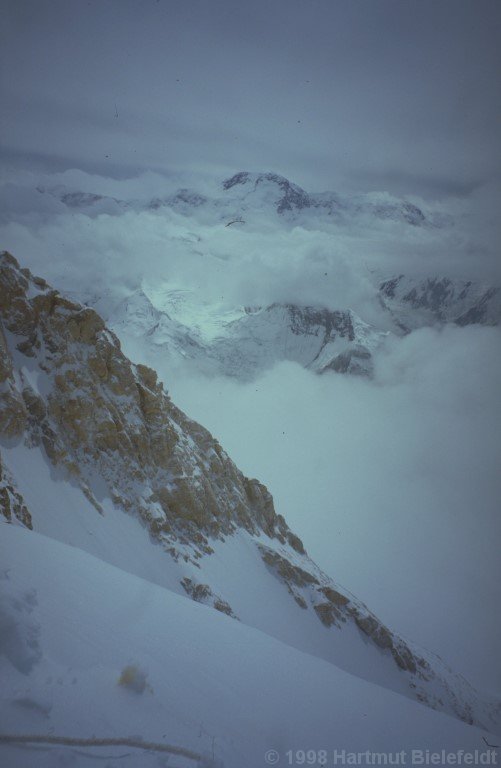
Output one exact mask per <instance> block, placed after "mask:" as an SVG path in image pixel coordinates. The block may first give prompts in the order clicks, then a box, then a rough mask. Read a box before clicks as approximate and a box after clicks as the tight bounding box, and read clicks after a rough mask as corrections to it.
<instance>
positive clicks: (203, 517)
mask: <svg viewBox="0 0 501 768" xmlns="http://www.w3.org/2000/svg"><path fill="white" fill-rule="evenodd" d="M1 259H2V260H1V277H0V286H1V305H0V311H1V320H2V324H3V329H4V333H3V335H2V336H1V337H0V382H1V387H2V389H1V401H0V428H1V431H2V433H3V434H4V435H6V436H7V437H10V438H15V437H18V438H19V437H21V436H22V435H23V434H24V433H25V432H26V435H27V436H28V438H29V440H30V441H31V442H32V443H34V444H42V445H43V447H44V449H45V451H46V453H47V456H48V457H49V459H50V460H51V461H52V462H53V463H54V464H59V465H63V466H64V467H66V469H67V471H68V472H70V473H72V474H73V475H75V477H77V478H78V481H79V482H80V484H81V485H82V488H84V489H85V492H86V494H87V495H88V496H89V497H91V498H93V499H94V503H95V506H96V507H97V508H98V507H99V504H98V501H97V500H96V499H95V494H94V491H93V480H92V478H93V476H94V474H95V472H96V469H97V470H98V473H99V475H100V477H101V478H103V479H104V481H105V482H106V484H107V487H108V489H109V493H110V495H111V496H112V498H113V500H114V502H115V503H116V504H118V505H120V506H122V507H123V508H124V510H126V511H130V510H132V509H133V510H134V511H135V512H136V513H137V514H139V515H140V516H141V518H142V519H143V520H144V521H145V522H146V524H147V525H148V526H149V528H150V530H151V532H152V533H153V534H154V535H155V536H156V537H158V538H159V539H161V540H162V541H163V542H164V544H165V546H166V547H168V548H169V549H170V550H171V551H172V552H173V553H177V554H179V553H180V552H181V549H183V554H185V555H186V556H190V557H192V556H195V557H198V556H199V555H200V552H201V551H210V545H209V537H211V536H213V537H221V536H223V535H224V534H230V533H232V532H233V531H234V530H235V529H236V528H237V527H243V528H245V529H246V530H248V531H250V532H252V533H258V532H259V531H261V530H262V531H264V532H266V534H267V535H268V536H270V537H276V538H277V539H278V540H279V541H281V542H286V541H289V543H290V544H291V546H293V547H296V548H299V549H302V545H301V543H300V542H299V541H298V540H297V537H295V536H293V535H292V534H291V533H290V531H289V529H288V527H287V525H286V523H285V521H284V519H283V518H282V517H280V516H279V515H277V514H276V513H275V510H274V507H273V501H272V499H271V496H270V494H269V493H268V491H267V490H266V489H265V488H264V486H262V485H261V484H260V483H258V482H257V481H256V480H251V479H248V478H245V477H244V476H243V475H242V473H241V472H240V471H239V470H238V469H237V468H236V467H235V465H234V464H233V462H232V461H231V460H230V459H229V458H228V456H227V455H226V453H225V452H224V451H223V450H222V448H221V446H220V445H219V444H218V443H217V441H216V440H214V439H213V438H212V437H211V435H210V434H209V433H208V432H207V430H205V429H204V428H203V427H201V426H200V425H199V424H196V423H195V422H193V421H191V420H190V419H188V418H187V417H186V416H185V415H184V414H183V413H182V412H181V411H180V410H179V409H177V408H176V407H175V406H174V405H173V404H172V402H171V400H170V398H169V396H168V395H167V394H166V393H165V391H164V389H163V387H162V385H161V384H160V383H159V382H158V381H157V376H156V373H155V372H154V371H153V370H151V369H149V368H147V367H145V366H142V365H138V366H134V365H132V364H131V363H130V362H129V360H127V358H126V357H125V356H124V355H123V354H122V352H121V350H120V344H119V342H118V340H117V338H116V337H115V336H114V335H113V334H112V333H110V331H108V330H106V328H105V326H104V323H103V321H102V319H101V318H100V317H99V315H97V314H96V312H94V310H92V309H89V308H86V307H82V306H81V305H79V304H75V303H73V302H71V301H68V300H67V299H65V298H64V297H62V296H60V295H59V294H58V293H57V291H54V290H52V289H50V288H49V286H47V285H46V283H45V282H44V281H41V280H39V279H38V278H34V277H33V276H32V275H31V274H30V273H29V272H28V271H27V270H21V269H20V267H19V265H18V264H17V262H16V261H15V259H14V258H13V257H12V256H10V255H9V254H4V255H3V256H2V257H1ZM14 359H15V361H16V368H17V369H18V371H19V374H18V375H17V376H16V375H15V374H14V365H13V362H14ZM25 368H26V369H27V368H30V369H33V368H36V369H37V373H38V382H39V384H38V386H37V390H35V389H33V386H32V383H30V377H29V376H27V375H25V374H24V373H23V370H24V369H25ZM42 392H43V394H41V393H42ZM183 545H185V546H183Z"/></svg>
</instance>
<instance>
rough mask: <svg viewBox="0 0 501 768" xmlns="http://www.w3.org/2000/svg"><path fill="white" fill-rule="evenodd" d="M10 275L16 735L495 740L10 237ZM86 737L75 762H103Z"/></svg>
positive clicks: (7, 425) (8, 636)
mask: <svg viewBox="0 0 501 768" xmlns="http://www.w3.org/2000/svg"><path fill="white" fill-rule="evenodd" d="M0 285H1V292H0V296H1V300H0V312H1V321H2V335H1V337H0V343H1V347H0V351H1V357H0V381H1V392H0V398H1V399H0V433H1V446H2V449H1V485H0V502H1V510H2V514H3V517H4V519H5V523H3V524H2V549H3V554H2V564H3V569H4V570H3V577H2V579H0V587H2V594H3V597H2V602H1V609H0V610H1V612H0V616H1V621H2V625H3V628H4V632H3V634H2V640H1V641H0V650H1V652H2V658H1V659H0V664H1V665H2V680H3V686H2V700H1V707H2V718H1V719H2V732H6V731H8V732H9V733H11V734H12V732H15V733H22V734H28V735H29V734H45V735H46V736H48V737H50V736H51V734H52V735H55V736H56V737H68V736H70V737H81V738H83V737H85V738H94V739H99V738H118V737H123V736H127V737H128V738H129V740H130V739H131V738H132V737H133V735H134V734H137V733H138V732H139V733H141V734H142V737H143V738H145V739H146V740H148V741H152V742H155V743H159V742H160V743H165V742H169V743H170V744H174V745H175V744H177V745H180V746H182V747H183V748H184V749H187V750H189V751H190V755H191V756H189V755H187V754H185V755H184V757H183V754H182V753H181V754H180V755H179V756H178V759H179V760H184V761H185V762H184V763H183V764H186V765H188V764H190V765H191V764H193V761H194V760H198V762H199V764H200V765H202V764H212V765H215V764H217V760H220V761H222V764H224V765H225V766H244V765H248V766H249V767H250V766H257V765H263V764H265V761H264V755H265V752H266V750H269V749H278V750H281V751H282V755H283V759H285V753H286V751H287V750H288V749H300V748H305V746H306V744H307V743H308V744H311V743H314V744H322V745H325V747H326V748H329V749H331V748H339V746H340V743H341V741H342V742H343V743H342V746H344V745H345V744H346V746H345V748H346V749H350V747H351V745H355V744H356V745H357V747H359V746H360V740H361V737H360V729H362V733H363V736H362V741H363V742H364V743H367V745H368V747H373V748H374V749H379V750H382V749H384V748H386V749H387V750H391V751H394V750H395V743H396V741H395V739H396V734H398V739H397V741H398V743H399V744H401V747H400V748H402V749H405V748H409V749H410V748H411V747H415V745H416V743H419V744H423V745H426V748H432V749H433V748H435V747H436V746H437V744H438V740H437V734H440V745H441V747H442V748H443V747H444V744H447V746H448V747H450V748H459V747H460V748H463V749H464V748H472V749H473V748H477V749H482V748H485V744H484V743H483V741H482V734H481V732H480V731H479V730H477V728H483V729H486V730H487V731H492V732H495V731H496V729H498V730H499V720H500V715H501V707H500V704H499V703H498V702H495V701H492V700H490V699H489V698H488V697H483V696H481V695H479V694H478V693H477V692H476V691H475V690H474V689H473V688H472V687H471V686H470V685H469V684H468V683H467V682H466V681H465V680H464V678H462V677H461V676H458V675H455V674H454V673H453V672H452V671H451V670H450V669H448V667H447V666H446V665H445V664H444V662H442V661H441V660H440V659H439V658H437V657H436V656H434V655H433V654H432V653H429V652H427V651H424V650H423V649H420V648H418V647H416V646H415V645H414V644H413V643H412V642H410V641H409V640H407V639H404V638H402V637H400V636H399V635H398V634H397V633H396V632H394V631H393V630H392V629H390V628H388V627H386V626H385V625H384V624H383V623H382V622H381V621H380V620H379V619H378V618H377V617H376V616H375V615H374V614H373V613H372V612H371V611H370V610H369V609H368V608H367V607H366V606H365V605H364V604H363V603H362V602H361V601H360V600H358V599H357V598H355V597H354V596H353V595H351V594H350V593H349V592H347V591H346V590H345V589H344V588H343V587H341V586H340V585H339V584H337V583H336V582H335V581H333V580H332V579H331V578H330V577H328V576H327V575H326V574H325V573H323V572H322V571H321V570H320V569H319V568H318V567H317V566H316V565H315V563H314V562H312V560H311V559H310V558H309V557H308V555H307V553H306V552H305V550H304V547H303V544H302V543H301V541H300V540H299V538H298V537H297V536H296V535H295V534H294V533H293V532H292V531H291V530H290V529H289V528H288V526H287V523H286V522H285V520H284V518H283V517H282V516H281V515H278V514H277V513H276V512H275V509H274V506H273V500H272V498H271V496H270V494H269V492H268V491H267V489H266V488H265V487H264V486H263V485H261V484H260V483H259V482H258V481H257V480H253V479H249V478H246V477H244V476H243V474H242V473H241V472H240V471H239V470H238V469H237V468H236V467H235V465H234V464H233V462H232V461H231V460H230V459H229V457H228V456H227V454H226V453H225V452H224V450H223V449H222V448H221V446H220V445H219V444H218V443H217V441H216V440H214V439H213V438H212V437H211V435H210V434H209V433H208V432H207V431H206V430H205V429H204V428H203V427H201V426H200V425H199V424H196V423H195V422H193V421H191V420H190V419H189V418H188V417H187V416H186V415H185V414H184V413H182V412H181V411H180V410H179V409H178V408H176V407H175V406H174V405H173V403H172V402H171V400H170V398H169V397H168V395H167V394H166V393H165V391H164V389H163V387H162V385H161V384H160V383H159V382H158V380H157V376H156V374H155V372H154V371H153V370H151V369H149V368H146V367H145V366H142V365H137V366H135V365H132V364H131V363H130V361H129V360H128V359H127V358H126V357H125V356H124V354H123V352H122V351H121V347H120V343H119V341H118V338H117V337H116V336H115V335H114V334H113V333H112V332H111V331H110V330H109V329H108V328H107V327H106V325H105V323H104V322H103V320H102V319H101V317H100V316H99V315H98V314H97V313H96V312H95V311H94V310H93V309H90V308H89V307H86V306H83V305H81V304H78V303H75V302H74V301H71V300H69V299H68V298H65V297H64V296H62V295H60V294H59V293H57V292H56V291H54V290H53V289H51V288H50V286H49V285H48V284H47V283H46V282H45V281H44V280H42V279H40V278H36V277H33V276H32V275H31V273H30V272H29V271H28V270H26V269H21V268H20V267H19V265H18V264H17V262H16V261H15V259H14V258H13V257H12V256H10V255H9V254H7V253H4V254H3V255H2V256H1V273H0ZM277 311H278V312H286V313H287V314H288V318H289V320H288V322H291V318H293V317H294V312H292V313H291V311H290V309H289V308H287V307H285V308H284V307H278V308H277ZM256 314H257V315H258V316H259V314H260V313H259V312H258V313H255V312H254V313H253V312H248V313H247V315H244V316H243V317H242V318H241V320H245V319H246V317H247V316H248V317H249V318H250V319H251V320H252V319H253V317H254V316H255V315H256ZM310 319H311V318H310ZM320 320H321V322H320ZM348 320H349V318H348V316H347V317H345V318H343V317H341V316H340V317H338V318H337V320H336V322H337V321H339V323H342V322H343V321H344V322H346V323H348ZM147 322H148V323H149V322H150V319H149V318H148V320H147ZM232 322H237V320H233V321H232ZM300 322H301V323H304V322H305V320H304V318H300ZM315 322H317V325H318V326H321V325H322V323H324V324H325V323H327V318H326V317H322V318H320V319H319V318H315ZM329 322H330V320H329ZM230 324H231V323H230ZM314 327H315V326H314ZM336 330H337V332H339V327H336ZM313 335H314V336H315V338H316V335H315V334H313ZM340 335H341V334H340ZM347 335H348V336H349V333H348V332H347ZM342 338H344V337H343V336H342ZM334 343H335V342H334ZM262 699H264V700H265V702H266V705H265V706H264V707H261V706H260V705H259V706H258V704H257V702H258V701H261V700H262ZM91 701H92V706H89V704H90V702H91ZM422 705H425V707H426V708H425V707H424V706H422ZM432 709H433V710H436V712H432V711H431V710H432ZM70 712H71V716H70V714H69V713H70ZM383 712H384V714H383ZM439 712H441V713H445V714H440V713H439ZM445 715H449V716H450V717H446V716H445ZM405 718H407V721H405ZM452 718H456V719H459V720H461V721H463V724H462V725H459V724H458V723H457V721H454V719H452ZM333 722H334V723H337V724H338V726H339V728H341V726H340V725H339V724H341V725H342V728H341V730H336V732H333ZM404 722H407V726H406V727H405V728H404V727H403V723H404ZM77 723H78V724H79V727H80V729H81V730H80V732H79V733H75V729H76V727H77V726H76V724H77ZM464 723H467V724H468V725H464ZM400 726H402V728H401V729H400V730H399V728H400ZM473 726H476V727H473ZM70 730H71V732H70V733H69V732H68V731H70ZM340 734H342V736H341V735H340ZM63 746H64V745H63ZM108 746H110V745H108ZM111 746H113V745H111ZM129 746H130V745H129ZM76 747H78V744H76V745H73V746H72V745H71V744H67V745H66V748H65V749H66V752H65V754H66V757H61V758H60V759H61V760H63V759H70V758H69V757H68V754H71V756H72V757H71V759H73V760H74V762H73V763H72V764H74V765H87V763H88V759H87V757H86V756H85V755H86V753H84V756H78V755H77V754H75V753H74V751H73V750H74V748H76ZM0 748H1V749H3V750H5V751H6V754H7V761H9V760H10V761H11V763H12V764H15V765H16V766H17V765H20V766H21V765H29V764H30V763H29V759H30V756H29V753H26V752H23V751H22V750H21V749H20V747H19V746H2V745H1V743H0ZM58 749H59V747H58ZM61 749H62V747H61ZM63 752H64V750H63ZM63 752H61V754H63ZM202 753H204V754H205V755H206V757H207V759H206V762H205V763H202V758H201V757H200V758H199V757H197V755H201V754H202ZM114 754H115V753H114ZM135 754H136V757H134V756H133V757H132V758H131V762H130V764H131V765H132V764H133V765H150V764H153V762H152V761H153V758H151V755H149V756H148V755H145V756H144V759H143V758H141V762H138V761H137V760H138V758H137V753H135ZM194 755H195V757H193V756H194ZM129 757H130V755H129ZM150 758H151V760H150ZM37 759H38V758H37ZM127 759H128V758H127ZM204 759H205V758H204ZM44 760H46V762H43V761H44ZM51 760H52V762H51ZM55 760H56V758H55V757H54V748H53V749H51V750H50V751H49V752H48V753H45V754H42V758H41V762H39V763H37V764H39V765H55V764H59V763H57V762H55ZM134 760H136V762H134ZM149 760H150V762H148V761H149ZM23 761H24V762H23ZM190 761H191V762H190ZM207 761H208V762H207ZM60 764H63V763H62V762H61V763H60ZM179 765H181V762H179Z"/></svg>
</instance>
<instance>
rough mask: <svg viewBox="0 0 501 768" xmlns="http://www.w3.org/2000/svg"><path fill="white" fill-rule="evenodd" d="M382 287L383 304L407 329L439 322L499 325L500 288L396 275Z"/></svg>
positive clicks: (380, 288)
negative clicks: (414, 278) (413, 278)
mask: <svg viewBox="0 0 501 768" xmlns="http://www.w3.org/2000/svg"><path fill="white" fill-rule="evenodd" d="M379 290H380V295H381V299H382V301H383V304H384V306H386V308H387V309H389V310H390V312H391V313H392V314H393V316H394V318H395V319H396V321H397V323H398V324H399V325H400V326H401V328H402V329H403V330H404V331H409V330H412V329H413V328H417V327H419V326H421V325H427V324H433V323H437V322H438V323H455V324H456V325H460V326H464V325H472V324H480V325H497V324H498V323H499V321H500V320H501V291H500V290H499V289H498V288H496V287H494V286H485V285H481V284H480V283H473V282H472V281H471V280H468V281H464V280H455V281H453V280H450V279H449V278H447V277H429V278H425V279H424V280H418V281H416V280H410V279H409V278H408V277H406V276H405V275H397V276H395V277H392V278H390V279H388V280H384V281H383V282H382V283H381V284H380V286H379Z"/></svg>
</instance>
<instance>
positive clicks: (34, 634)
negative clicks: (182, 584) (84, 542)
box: [0, 523, 487, 768]
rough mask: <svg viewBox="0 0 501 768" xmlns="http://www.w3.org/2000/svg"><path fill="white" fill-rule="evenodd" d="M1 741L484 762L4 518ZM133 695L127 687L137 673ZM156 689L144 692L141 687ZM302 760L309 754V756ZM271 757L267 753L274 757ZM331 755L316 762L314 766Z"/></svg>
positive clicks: (390, 699)
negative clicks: (455, 754)
mask: <svg viewBox="0 0 501 768" xmlns="http://www.w3.org/2000/svg"><path fill="white" fill-rule="evenodd" d="M0 551H1V561H2V576H1V579H0V590H1V592H0V594H1V599H2V602H1V610H2V620H3V626H4V628H5V627H6V628H7V630H8V631H7V634H5V633H4V634H3V635H2V638H3V639H2V641H1V645H0V649H1V651H2V655H1V657H0V668H1V675H2V683H3V685H2V693H1V722H2V733H6V732H8V733H19V732H20V731H22V732H23V733H25V734H41V733H49V734H53V735H55V736H71V737H80V738H89V737H92V738H97V739H99V738H113V737H115V738H117V737H128V738H130V737H133V736H137V735H140V737H142V738H143V739H144V740H147V741H150V742H156V743H161V744H166V743H167V744H171V745H175V746H178V747H183V748H185V749H190V750H192V751H193V752H194V753H198V754H201V755H205V760H204V762H203V763H202V761H199V764H200V765H202V764H203V765H207V766H209V765H224V766H225V768H244V766H248V768H257V766H260V765H263V766H264V765H266V764H269V763H270V761H271V760H272V759H273V758H274V757H275V754H274V753H271V752H269V750H276V751H277V753H278V757H279V759H280V764H287V760H288V758H287V752H288V751H289V750H292V751H296V750H306V749H314V750H326V753H327V756H328V758H329V763H327V764H331V763H330V759H331V755H333V754H334V750H343V749H344V750H347V751H348V752H352V751H353V752H355V751H356V752H362V751H364V750H370V751H371V752H391V753H396V752H399V751H400V750H406V751H407V753H408V755H409V757H408V759H409V760H410V754H411V750H412V749H420V750H425V749H429V750H433V751H437V752H438V751H440V750H443V749H445V750H447V751H451V752H452V751H456V750H460V749H461V750H467V751H471V752H474V751H475V750H478V751H479V753H480V752H481V753H483V754H484V755H485V754H487V747H486V745H485V742H484V736H485V734H484V733H482V732H481V731H480V730H478V729H477V728H474V727H471V726H467V725H465V724H464V723H461V722H459V721H458V720H455V719H451V718H449V717H447V716H446V715H443V714H439V713H437V712H434V711H432V710H431V709H428V708H426V707H422V706H421V705H419V704H418V703H416V702H411V701H409V700H407V699H404V698H402V697H401V696H398V695H396V694H394V693H392V692H390V691H388V690H384V689H383V688H381V687H378V686H375V685H372V684H370V683H367V682H366V681H363V680H360V679H359V678H356V677H353V676H352V675H350V674H347V673H346V672H343V671H341V670H340V669H338V668H337V667H335V666H334V665H332V664H329V663H327V662H325V661H322V660H320V659H318V658H314V657H313V656H311V655H308V654H304V653H301V652H299V651H297V650H296V649H294V648H291V647H290V646H288V645H287V644H285V643H283V642H279V641H277V640H274V639H273V638H271V637H269V636H268V635H266V634H264V633H263V632H260V631H258V630H256V629H253V628H251V627H249V626H247V625H246V624H245V623H241V622H236V621H234V620H232V619H230V618H228V617H226V616H223V615H221V614H218V613H217V612H216V611H212V610H210V609H208V608H206V607H204V606H200V605H198V604H197V603H195V602H192V601H190V600H188V599H186V598H183V597H180V596H178V595H175V594H174V593H172V592H171V591H170V590H168V589H165V588H161V587H159V586H156V585H154V584H152V583H151V582H149V581H145V580H143V579H140V578H138V577H135V576H131V575H130V574H127V573H126V572H124V571H123V570H121V569H118V568H115V567H113V566H111V565H109V564H107V563H105V562H103V561H102V560H100V559H96V558H95V557H93V556H91V555H89V554H88V553H86V552H84V551H82V550H80V549H78V548H74V547H71V546H69V545H64V544H61V543H58V542H56V541H54V540H52V539H49V538H47V537H45V536H43V535H41V534H39V533H33V532H30V531H27V530H23V529H21V528H18V527H14V526H9V525H8V524H6V523H2V524H1V536H0ZM128 666H129V667H130V666H132V667H135V668H136V669H137V671H138V672H137V678H138V680H139V682H138V684H137V685H129V686H127V685H123V684H122V685H120V684H119V680H120V678H121V674H122V672H123V670H124V668H126V667H128ZM143 685H144V688H143ZM298 754H300V753H298ZM266 756H268V757H266ZM96 758H101V759H106V760H107V762H106V765H107V766H109V768H112V766H119V765H120V766H123V765H131V766H137V767H138V768H142V766H153V765H157V766H158V765H164V766H165V765H167V764H168V765H176V766H178V767H180V766H185V765H186V766H188V765H194V764H197V762H196V761H194V760H191V759H188V758H185V757H182V756H178V757H173V758H170V757H169V759H168V760H167V759H166V757H165V756H163V755H161V754H160V755H159V754H158V753H155V752H151V751H147V750H138V749H131V748H130V747H123V746H122V747H109V746H107V747H105V748H104V747H101V748H89V747H86V748H82V747H80V748H77V747H73V746H38V748H37V747H36V745H31V746H26V745H13V744H2V743H1V742H0V759H1V760H2V765H5V766H8V768H11V767H12V768H14V766H16V768H31V766H33V764H34V761H36V765H37V766H40V767H41V768H44V767H45V766H46V767H47V768H49V767H50V768H53V767H54V766H68V765H71V766H75V767H76V768H80V767H81V766H82V767H83V766H88V765H93V764H95V760H96ZM321 758H322V754H320V753H319V761H318V764H322V762H320V760H321Z"/></svg>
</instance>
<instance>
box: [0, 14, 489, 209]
mask: <svg viewBox="0 0 501 768" xmlns="http://www.w3.org/2000/svg"><path fill="white" fill-rule="evenodd" d="M5 6H6V8H5V14H4V16H5V19H4V25H3V32H2V38H1V43H2V45H1V50H2V55H3V61H2V69H3V70H4V71H5V73H6V75H5V79H4V83H3V88H2V91H3V92H2V97H3V99H2V107H3V111H2V118H3V142H4V144H5V145H6V146H7V147H8V148H9V150H10V151H11V152H16V151H17V152H19V153H21V154H23V153H26V154H28V153H31V154H32V155H33V153H39V154H41V155H45V156H46V158H47V159H49V158H50V156H52V157H53V158H54V157H56V158H57V156H63V157H66V158H74V159H75V161H76V162H77V164H78V165H79V167H84V166H85V167H87V168H88V169H89V168H92V169H95V168H97V167H99V165H101V167H102V168H104V167H106V166H107V165H109V166H113V168H119V167H121V166H122V167H123V166H128V167H131V166H135V167H141V168H143V169H145V168H159V169H163V170H167V171H172V170H174V169H180V168H181V169H185V168H191V169H193V170H198V171H201V170H203V169H206V170H212V171H213V172H217V173H222V174H224V173H226V172H229V171H231V170H232V169H235V168H237V169H238V168H241V167H247V168H249V169H251V170H261V169H263V168H272V169H274V170H277V171H279V172H281V173H283V174H284V175H285V176H294V177H295V178H296V179H297V180H298V182H299V183H301V184H302V185H303V186H311V187H316V186H321V187H323V188H332V187H346V188H348V187H349V188H351V189H358V190H365V189H367V188H368V187H370V188H372V189H381V188H384V187H386V186H388V188H389V189H390V191H393V192H404V193H405V194H410V193H413V192H414V193H415V192H418V193H419V194H423V195H424V194H426V195H431V196H432V197H433V196H437V195H438V196H443V195H444V194H449V193H450V191H451V190H454V189H456V190H464V189H471V188H473V187H474V186H476V185H479V184H481V183H485V182H488V181H489V180H491V179H493V178H499V173H500V165H499V161H498V159H497V158H498V155H499V153H498V151H497V148H498V124H497V112H496V110H497V104H498V90H499V72H500V69H501V68H500V60H499V55H500V54H499V45H498V34H497V33H498V29H499V4H498V3H496V2H490V0H482V2H481V3H480V10H479V0H475V1H468V0H461V2H454V3H451V2H450V1H449V0H444V1H443V2H441V3H435V2H429V1H428V0H425V1H424V2H420V3H419V5H418V4H416V3H414V4H413V3H398V2H395V1H394V0H381V1H380V2H378V3H377V4H376V3H371V4H369V6H368V7H365V6H364V7H362V6H361V5H359V4H357V3H346V2H337V3H332V2H329V0H315V2H312V3H307V4H305V3H304V2H300V1H299V0H290V2H287V4H284V3H280V2H277V3H273V4H271V5H270V3H269V2H264V0H256V2H254V3H253V4H252V6H247V5H246V4H243V3H239V4H236V3H234V2H230V0H218V2H217V3H215V4H207V3H205V2H200V1H199V0H193V2H190V3H189V4H179V3H178V4H174V3H165V2H160V3H159V2H156V1H155V0H145V2H144V3H141V4H138V3H137V2H132V1H129V0H110V2H107V3H105V4H102V3H92V2H90V3H89V2H88V3H85V4H82V3H78V2H66V1H62V0H53V2H51V4H50V6H49V7H46V8H44V9H43V11H41V9H40V4H39V3H38V2H36V1H34V0H16V1H15V2H12V1H10V2H7V3H5Z"/></svg>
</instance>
